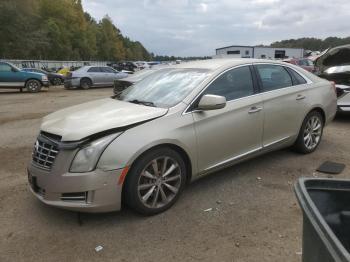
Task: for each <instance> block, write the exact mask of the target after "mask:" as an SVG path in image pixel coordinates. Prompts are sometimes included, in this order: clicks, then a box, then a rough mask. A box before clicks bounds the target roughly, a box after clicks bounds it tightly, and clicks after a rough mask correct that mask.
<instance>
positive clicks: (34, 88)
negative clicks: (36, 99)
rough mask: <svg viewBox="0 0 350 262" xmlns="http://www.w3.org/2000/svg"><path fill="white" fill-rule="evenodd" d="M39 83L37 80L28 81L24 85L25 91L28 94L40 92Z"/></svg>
mask: <svg viewBox="0 0 350 262" xmlns="http://www.w3.org/2000/svg"><path fill="white" fill-rule="evenodd" d="M41 86H42V85H41V83H40V81H38V80H35V79H30V80H28V81H27V83H26V86H25V87H26V89H27V91H28V92H30V93H37V92H39V91H40V90H41Z"/></svg>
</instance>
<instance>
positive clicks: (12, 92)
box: [0, 89, 49, 96]
mask: <svg viewBox="0 0 350 262" xmlns="http://www.w3.org/2000/svg"><path fill="white" fill-rule="evenodd" d="M48 91H49V90H47V89H41V90H40V92H39V93H46V92H48ZM21 94H22V95H23V94H36V93H31V92H27V91H26V90H23V92H20V91H19V90H0V96H1V95H21Z"/></svg>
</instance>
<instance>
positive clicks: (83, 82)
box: [80, 78, 92, 89]
mask: <svg viewBox="0 0 350 262" xmlns="http://www.w3.org/2000/svg"><path fill="white" fill-rule="evenodd" d="M91 86H92V82H91V80H90V79H88V78H83V79H82V80H81V81H80V87H81V88H82V89H89V88H90V87H91Z"/></svg>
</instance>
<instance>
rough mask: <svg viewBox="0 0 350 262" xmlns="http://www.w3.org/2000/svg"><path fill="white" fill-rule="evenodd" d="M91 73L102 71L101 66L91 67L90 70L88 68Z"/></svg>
mask: <svg viewBox="0 0 350 262" xmlns="http://www.w3.org/2000/svg"><path fill="white" fill-rule="evenodd" d="M88 72H89V73H101V70H100V68H99V67H91V68H90V69H89V70H88Z"/></svg>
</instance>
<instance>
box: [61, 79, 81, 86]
mask: <svg viewBox="0 0 350 262" xmlns="http://www.w3.org/2000/svg"><path fill="white" fill-rule="evenodd" d="M79 86H80V78H69V79H65V80H64V87H65V88H77V87H79Z"/></svg>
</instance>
